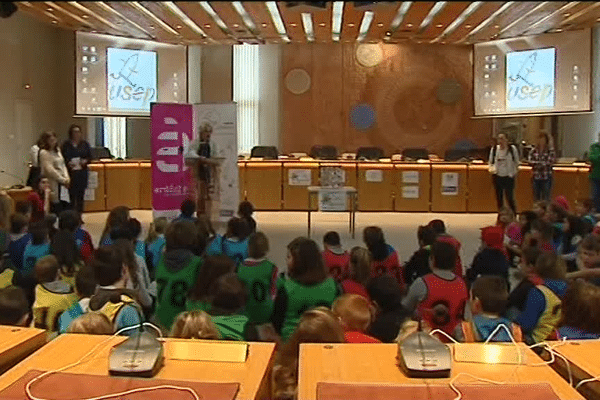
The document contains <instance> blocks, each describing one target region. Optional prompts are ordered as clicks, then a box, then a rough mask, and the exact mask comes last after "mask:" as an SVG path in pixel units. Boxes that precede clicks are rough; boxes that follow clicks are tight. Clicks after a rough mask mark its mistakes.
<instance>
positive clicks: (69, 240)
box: [50, 230, 80, 276]
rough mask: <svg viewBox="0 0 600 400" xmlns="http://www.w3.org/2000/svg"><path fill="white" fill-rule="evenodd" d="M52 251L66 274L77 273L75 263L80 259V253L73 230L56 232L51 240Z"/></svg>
mask: <svg viewBox="0 0 600 400" xmlns="http://www.w3.org/2000/svg"><path fill="white" fill-rule="evenodd" d="M50 252H51V253H52V254H53V255H54V256H56V259H57V260H58V263H59V264H60V267H61V268H62V269H63V272H64V273H65V274H66V275H68V276H73V275H74V274H75V265H76V264H77V263H78V262H79V261H80V253H79V248H77V242H76V241H75V234H74V233H73V232H70V231H67V230H59V231H58V232H56V234H55V235H54V237H53V238H52V240H51V242H50Z"/></svg>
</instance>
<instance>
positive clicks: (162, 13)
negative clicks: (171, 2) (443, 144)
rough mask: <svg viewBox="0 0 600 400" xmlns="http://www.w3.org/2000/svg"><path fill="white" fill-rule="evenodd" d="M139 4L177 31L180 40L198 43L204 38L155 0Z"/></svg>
mask: <svg viewBox="0 0 600 400" xmlns="http://www.w3.org/2000/svg"><path fill="white" fill-rule="evenodd" d="M140 5H142V6H143V7H145V8H146V9H147V10H148V11H150V12H151V13H152V14H154V15H155V16H156V17H157V18H159V19H160V20H161V21H162V22H163V23H165V24H167V25H168V26H170V27H171V29H173V30H175V31H177V33H179V35H181V38H180V39H181V40H182V41H184V42H188V43H200V42H202V41H203V40H204V37H203V36H202V35H201V34H200V33H197V32H195V31H193V30H192V29H191V28H190V27H189V26H187V25H186V24H185V23H184V22H183V21H182V20H181V18H179V17H178V16H177V15H175V14H173V13H172V12H171V11H170V10H169V9H168V8H166V7H165V6H164V5H162V4H160V3H159V2H157V1H142V2H140Z"/></svg>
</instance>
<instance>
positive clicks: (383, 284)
mask: <svg viewBox="0 0 600 400" xmlns="http://www.w3.org/2000/svg"><path fill="white" fill-rule="evenodd" d="M367 292H368V293H369V297H371V300H373V301H374V302H375V303H377V306H378V307H379V308H380V309H381V310H383V311H393V310H398V309H400V308H402V289H401V288H400V285H398V281H397V280H396V279H395V278H393V277H391V276H389V275H381V276H377V277H374V278H372V279H370V280H369V282H368V283H367Z"/></svg>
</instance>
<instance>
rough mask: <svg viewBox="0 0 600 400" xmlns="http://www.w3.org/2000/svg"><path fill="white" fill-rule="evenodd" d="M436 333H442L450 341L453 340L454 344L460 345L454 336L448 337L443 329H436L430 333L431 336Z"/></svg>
mask: <svg viewBox="0 0 600 400" xmlns="http://www.w3.org/2000/svg"><path fill="white" fill-rule="evenodd" d="M435 333H441V334H442V335H444V336H446V337H447V338H448V339H450V340H452V341H453V342H454V343H456V344H459V342H458V341H457V340H456V339H454V338H453V337H452V336H450V335H448V334H447V333H446V332H444V331H443V330H441V329H434V330H432V331H431V332H429V336H433V335H434V334H435Z"/></svg>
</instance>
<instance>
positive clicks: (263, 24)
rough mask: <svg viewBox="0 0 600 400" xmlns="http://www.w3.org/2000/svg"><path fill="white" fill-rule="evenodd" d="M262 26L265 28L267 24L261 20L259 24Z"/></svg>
mask: <svg viewBox="0 0 600 400" xmlns="http://www.w3.org/2000/svg"><path fill="white" fill-rule="evenodd" d="M260 25H261V26H262V27H263V28H266V27H267V26H268V25H269V24H267V23H266V22H263V23H262V24H260Z"/></svg>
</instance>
